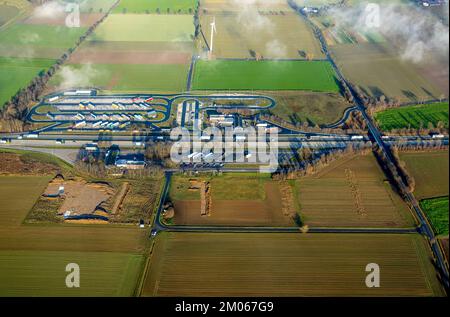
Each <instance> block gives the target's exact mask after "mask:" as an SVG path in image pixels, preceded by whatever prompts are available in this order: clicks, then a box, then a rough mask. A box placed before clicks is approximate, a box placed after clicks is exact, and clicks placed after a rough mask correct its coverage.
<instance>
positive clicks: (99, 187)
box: [44, 179, 114, 216]
mask: <svg viewBox="0 0 450 317" xmlns="http://www.w3.org/2000/svg"><path fill="white" fill-rule="evenodd" d="M60 186H64V194H62V196H61V198H62V199H63V200H64V202H63V203H62V205H61V207H60V208H59V213H60V214H64V213H65V212H67V211H70V215H72V216H73V215H83V214H93V213H94V212H95V210H96V209H97V207H98V206H99V205H100V204H101V203H102V202H105V201H106V200H108V199H109V198H110V197H112V195H113V194H114V189H113V188H111V187H110V186H108V185H106V184H97V183H88V182H86V181H85V180H83V179H76V180H68V181H63V182H61V181H57V182H55V181H53V182H51V183H49V186H48V187H47V189H46V191H45V193H44V195H52V194H55V193H57V192H58V189H59V187H60Z"/></svg>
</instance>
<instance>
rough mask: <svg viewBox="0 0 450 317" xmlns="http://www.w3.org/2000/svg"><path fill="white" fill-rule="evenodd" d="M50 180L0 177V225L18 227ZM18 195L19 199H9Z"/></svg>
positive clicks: (44, 178) (33, 177) (27, 177)
mask: <svg viewBox="0 0 450 317" xmlns="http://www.w3.org/2000/svg"><path fill="white" fill-rule="evenodd" d="M50 179H51V177H50V176H42V177H41V176H1V177H0V201H1V202H2V203H1V207H0V224H1V225H9V226H13V225H20V224H21V223H22V221H23V219H24V218H25V216H26V214H27V213H28V211H29V210H30V209H31V207H33V205H34V203H35V202H36V200H37V199H38V198H39V196H40V195H41V194H42V192H43V191H44V188H45V186H47V184H48V182H49V181H50ZM18 193H20V194H18ZM19 195H20V196H21V198H20V199H19V198H18V197H17V198H18V199H17V200H14V199H10V197H15V196H19Z"/></svg>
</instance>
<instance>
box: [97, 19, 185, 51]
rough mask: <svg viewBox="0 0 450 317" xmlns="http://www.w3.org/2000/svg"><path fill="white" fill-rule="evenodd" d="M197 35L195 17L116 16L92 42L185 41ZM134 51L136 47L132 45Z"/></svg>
mask: <svg viewBox="0 0 450 317" xmlns="http://www.w3.org/2000/svg"><path fill="white" fill-rule="evenodd" d="M193 34H194V24H193V22H192V16H189V15H142V14H126V15H123V14H112V15H110V16H109V17H108V18H107V19H106V20H105V21H104V22H103V23H102V24H101V25H100V26H99V27H98V29H97V30H96V32H95V33H94V34H93V36H92V37H90V38H89V39H90V40H91V41H112V42H117V41H119V42H121V41H123V42H166V41H167V42H185V41H191V40H192V36H193ZM129 49H130V50H132V49H133V47H132V46H131V45H130V48H129Z"/></svg>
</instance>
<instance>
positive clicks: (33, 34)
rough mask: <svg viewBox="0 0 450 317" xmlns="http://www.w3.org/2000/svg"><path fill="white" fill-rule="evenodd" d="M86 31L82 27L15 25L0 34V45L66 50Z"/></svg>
mask: <svg viewBox="0 0 450 317" xmlns="http://www.w3.org/2000/svg"><path fill="white" fill-rule="evenodd" d="M86 31H87V28H84V27H80V28H68V27H65V26H50V25H28V24H15V25H12V26H11V27H9V28H7V29H6V30H4V31H2V32H0V43H1V44H2V45H7V44H11V45H15V46H17V45H23V46H28V47H36V46H40V47H47V48H64V49H68V48H70V47H73V46H74V44H75V42H76V41H77V40H78V39H79V38H80V36H81V35H83V34H84V33H85V32H86Z"/></svg>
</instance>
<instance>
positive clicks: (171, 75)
mask: <svg viewBox="0 0 450 317" xmlns="http://www.w3.org/2000/svg"><path fill="white" fill-rule="evenodd" d="M68 67H69V68H71V69H75V70H76V69H81V68H82V65H79V64H75V65H69V66H68ZM188 67H189V66H188V65H172V64H169V65H158V64H148V65H127V64H95V65H93V66H92V73H91V74H90V75H92V76H91V78H90V84H91V85H94V86H96V87H101V88H104V89H106V90H114V91H141V92H146V91H173V92H180V91H182V90H183V89H185V87H186V80H187V73H188ZM62 81H63V78H62V76H61V72H59V73H57V75H56V76H54V77H53V78H52V80H51V81H50V84H51V85H53V86H58V85H60V84H61V82H62Z"/></svg>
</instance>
